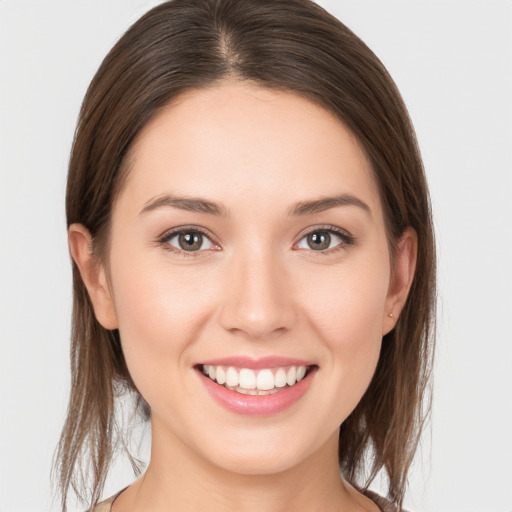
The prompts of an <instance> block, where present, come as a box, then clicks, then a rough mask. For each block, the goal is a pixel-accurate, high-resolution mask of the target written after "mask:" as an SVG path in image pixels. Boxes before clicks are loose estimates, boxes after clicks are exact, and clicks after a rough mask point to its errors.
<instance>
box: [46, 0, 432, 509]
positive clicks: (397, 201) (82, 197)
mask: <svg viewBox="0 0 512 512" xmlns="http://www.w3.org/2000/svg"><path fill="white" fill-rule="evenodd" d="M226 79H231V80H235V81H241V82H249V83H251V84H255V85H257V86H261V87H267V88H272V89H276V90H281V91H287V92H291V93H293V94H297V95H300V96H302V97H304V98H306V99H308V100H310V101H312V102H314V103H315V104H317V105H320V106H322V107H323V108H325V109H327V110H328V111H329V112H331V113H333V114H334V115H335V116H336V117H337V118H338V119H339V120H340V121H341V122H342V123H343V124H344V125H345V126H346V127H347V128H348V129H349V130H350V131H351V132H352V133H353V134H354V135H355V137H356V139H357V140H358V141H359V143H360V145H361V147H362V148H363V150H364V152H365V154H366V155H367V157H368V159H369V161H370V162H371V164H372V168H373V171H374V175H375V179H376V181H377V183H378V186H379V190H380V195H381V201H382V205H383V210H384V215H385V219H386V230H387V237H388V241H389V247H390V250H391V254H393V252H394V249H395V248H396V244H397V241H398V240H399V238H400V236H401V235H402V234H403V232H404V230H405V228H406V227H408V226H410V227H412V228H413V229H414V230H415V231H416V233H417V236H418V254H417V264H416V272H415V277H414V281H413V284H412V288H411V290H410V293H409V297H408V299H407V302H406V304H405V306H404V309H403V310H402V312H401V315H400V317H399V318H398V320H397V323H396V326H395V328H394V329H393V330H392V331H391V332H390V333H389V334H387V335H385V336H384V339H383V344H382V349H381V354H380V359H379V362H378V365H377V368H376V372H375V375H374V377H373V379H372V382H371V384H370V386H369V388H368V390H367V391H366V393H365V395H364V396H363V398H362V399H361V401H360V403H359V404H358V405H357V407H356V408H355V410H354V411H353V412H352V414H351V415H350V416H349V417H348V418H347V419H346V420H345V422H344V423H343V425H342V427H341V431H340V440H339V463H340V470H341V472H342V474H343V475H344V476H345V477H346V478H347V479H349V480H350V481H351V482H352V483H354V484H355V485H357V486H358V487H359V488H367V487H368V485H369V484H370V483H371V481H373V479H374V478H375V476H376V475H377V474H378V472H379V471H381V470H384V471H385V473H386V475H387V483H388V497H389V499H391V501H393V502H394V503H395V504H397V505H399V506H401V504H402V502H403V498H404V492H405V489H406V484H407V474H408V470H409V468H410V465H411V463H412V460H413V457H414V454H415V451H416V448H417V445H418V442H419V439H420V434H421V432H422V429H423V427H424V425H425V421H426V419H427V418H428V414H429V412H430V397H431V393H430V390H431V387H430V384H429V383H430V379H429V377H430V373H431V368H432V360H433V347H434V338H435V293H436V292H435V260H436V258H435V245H434V234H433V226H432V218H431V210H430V201H429V195H428V189H427V184H426V179H425V174H424V170H423V165H422V161H421V157H420V153H419V149H418V145H417V142H416V138H415V134H414V129H413V127H412V124H411V121H410V119H409V116H408V114H407V110H406V108H405V105H404V103H403V101H402V99H401V96H400V94H399V92H398V90H397V88H396V86H395V84H394V82H393V81H392V79H391V77H390V76H389V74H388V72H387V71H386V69H385V68H384V66H383V65H382V63H381V62H380V61H379V59H378V58H377V57H376V56H375V55H374V54H373V53H372V51H371V50H370V49H369V48H368V47H367V46H366V45H365V44H364V43H363V42H362V41H361V40H360V39H359V38H358V37H357V36H356V35H355V34H354V33H352V32H351V31H350V30H349V29H348V28H347V27H346V26H345V25H343V24H342V23H341V22H340V21H339V20H338V19H336V18H335V17H333V16H332V15H330V14H329V13H328V12H326V11H325V10H324V9H322V8H321V7H319V6H318V5H316V4H315V3H313V2H312V1H310V0H243V1H240V0H193V1H192V0H173V1H169V2H165V3H163V4H161V5H159V6H157V7H155V8H154V9H152V10H151V11H149V12H148V13H146V14H145V15H144V16H142V18H140V19H139V20H138V21H137V22H136V23H135V24H133V25H132V26H131V28H129V30H128V31H127V32H126V33H125V34H124V35H123V36H122V37H121V38H120V40H119V41H118V42H117V44H116V45H115V46H114V47H113V48H112V50H111V51H110V52H109V54H108V55H107V56H106V58H105V59H104V61H103V63H102V64H101V66H100V68H99V70H98V71H97V73H96V75H95V76H94V78H93V80H92V82H91V84H90V86H89V89H88V91H87V94H86V96H85V99H84V101H83V104H82V107H81V111H80V116H79V120H78V126H77V130H76V133H75V139H74V144H73V148H72V153H71V158H70V164H69V174H68V183H67V195H66V213H67V223H68V226H69V225H71V224H72V223H81V224H82V225H84V226H85V227H86V228H87V229H88V230H89V232H90V233H91V236H92V238H93V241H94V251H95V253H96V255H97V257H98V258H100V259H101V258H104V257H105V247H106V246H107V244H108V237H109V227H110V221H111V214H112V208H113V204H114V202H115V199H116V197H117V195H118V194H119V192H120V190H121V187H122V184H123V180H124V179H125V177H126V174H127V173H128V172H129V166H128V165H127V154H128V152H129V150H130V147H131V145H132V143H133V141H134V139H135V137H136V136H137V134H138V133H139V132H140V130H141V129H142V128H143V127H144V126H145V125H146V123H148V121H149V120H150V119H152V118H153V117H154V116H155V115H157V114H158V112H159V111H160V110H161V109H162V108H163V107H164V106H166V105H167V104H168V103H169V102H170V101H171V100H172V99H173V98H175V97H176V96H177V95H179V94H180V93H183V92H185V91H189V90H194V89H199V88H206V87H211V86H214V85H215V84H217V83H219V82H220V81H222V80H226ZM71 338H72V339H71V372H72V383H71V394H70V399H69V408H68V413H67V419H66V422H65V425H64V428H63V431H62V435H61V439H60V443H59V447H58V450H57V452H56V465H55V467H56V471H57V472H58V477H59V487H60V492H61V496H62V508H63V510H66V502H67V501H66V500H67V496H68V494H69V491H70V490H71V489H73V490H74V491H75V492H76V493H77V494H78V495H79V496H80V497H81V498H82V499H85V497H86V496H87V499H88V503H90V505H91V507H93V506H95V505H96V503H97V502H98V501H99V498H100V496H101V492H102V489H103V486H104V483H105V478H106V475H107V472H108V469H109V467H110V465H111V462H112V458H113V454H114V451H115V446H116V442H117V441H116V439H117V435H118V429H117V422H116V414H115V404H116V400H117V397H118V395H119V390H120V389H121V390H128V391H131V392H133V393H134V394H135V396H136V397H138V398H139V404H145V402H144V400H143V399H142V397H140V395H138V392H137V389H136V387H135V385H134V383H133V382H132V380H131V378H130V375H129V372H128V369H127V367H126V364H125V360H124V357H123V352H122V349H121V343H120V338H119V333H118V331H117V330H113V331H109V330H106V329H104V328H103V327H102V326H101V325H100V324H99V323H98V321H97V320H96V318H95V315H94V312H93V308H92V305H91V301H90V298H89V296H88V293H87V290H86V288H85V285H84V283H83V281H82V279H81V276H80V273H79V271H78V268H77V266H76V264H74V263H73V315H72V333H71Z"/></svg>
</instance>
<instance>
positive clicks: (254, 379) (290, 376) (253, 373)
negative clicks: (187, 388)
mask: <svg viewBox="0 0 512 512" xmlns="http://www.w3.org/2000/svg"><path fill="white" fill-rule="evenodd" d="M202 370H203V373H204V374H205V375H207V376H208V377H210V379H212V380H214V381H216V382H217V383H218V384H220V385H224V386H225V387H226V388H228V389H231V390H233V391H236V392H238V393H242V394H245V395H268V394H272V393H275V392H276V391H278V388H284V387H285V386H286V385H288V386H293V385H294V384H295V383H297V382H300V381H301V380H302V379H303V378H304V377H305V375H306V373H307V367H306V366H289V367H286V368H277V369H270V368H265V369H262V370H259V371H258V370H252V369H250V368H240V369H236V368H233V367H232V366H230V367H227V368H226V367H223V366H213V365H206V364H205V365H203V368H202Z"/></svg>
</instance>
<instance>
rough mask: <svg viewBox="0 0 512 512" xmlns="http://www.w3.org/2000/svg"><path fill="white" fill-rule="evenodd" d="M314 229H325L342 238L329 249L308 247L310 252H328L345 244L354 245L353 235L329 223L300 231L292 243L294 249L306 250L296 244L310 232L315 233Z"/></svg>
mask: <svg viewBox="0 0 512 512" xmlns="http://www.w3.org/2000/svg"><path fill="white" fill-rule="evenodd" d="M316 231H327V232H331V233H334V234H335V235H337V236H339V237H340V238H341V239H342V241H343V242H342V243H341V244H338V245H337V246H335V247H331V248H330V249H325V250H323V251H315V250H313V249H309V251H310V252H312V253H316V254H329V253H331V252H335V251H336V250H339V249H340V248H346V247H347V246H352V245H355V243H356V241H357V239H356V237H355V236H354V235H352V234H351V233H349V232H348V231H347V230H346V229H343V228H340V227H338V226H333V225H331V224H319V225H317V226H310V227H308V228H306V229H304V230H303V231H301V232H300V233H299V234H298V235H297V237H296V240H297V241H296V242H294V244H293V248H295V250H308V249H298V248H296V246H297V244H298V243H299V242H301V241H302V240H303V239H304V238H305V237H306V236H308V235H310V234H311V233H315V232H316Z"/></svg>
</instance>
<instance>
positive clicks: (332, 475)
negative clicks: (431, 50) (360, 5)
mask: <svg viewBox="0 0 512 512" xmlns="http://www.w3.org/2000/svg"><path fill="white" fill-rule="evenodd" d="M67 218H68V233H69V245H70V252H71V255H72V257H73V261H74V265H73V271H74V315H73V334H72V337H73V339H72V368H73V381H72V393H71V398H70V406H69V413H68V419H67V422H66V425H65V427H64V430H63V434H62V438H61V443H60V446H59V453H58V457H59V462H60V466H59V468H60V477H61V478H60V481H61V488H62V492H63V508H64V509H65V507H66V495H67V492H68V490H69V488H70V486H73V487H74V488H75V490H78V491H80V490H81V489H80V488H81V484H80V483H79V479H78V477H79V476H80V464H79V463H80V459H81V458H82V456H85V458H84V461H83V462H84V463H85V464H89V466H88V467H89V468H92V471H91V475H90V476H91V479H92V480H91V491H92V492H91V494H90V506H91V508H94V507H95V506H96V505H97V503H98V501H99V497H100V495H101V490H102V485H103V482H104V479H105V476H106V473H107V470H108V467H109V464H110V461H111V457H112V449H113V448H112V447H113V443H114V441H115V439H114V436H115V434H116V428H115V425H116V421H115V414H114V408H115V402H116V397H117V395H118V390H119V389H120V388H124V389H126V390H128V391H131V392H133V393H134V395H135V397H136V398H137V400H138V404H139V406H140V408H141V410H142V411H144V412H145V414H146V415H147V417H148V418H150V421H151V429H152V448H151V461H150V462H149V465H148V468H147V470H146V472H145V473H144V475H143V476H142V477H141V478H139V479H138V480H137V481H135V482H134V483H133V484H132V485H131V486H129V487H128V488H127V489H126V490H124V491H123V492H120V493H119V494H118V495H116V496H115V497H113V498H112V499H110V500H108V501H107V502H105V503H104V504H103V505H100V506H99V507H98V510H113V511H114V512H123V511H125V510H130V511H136V510H152V511H159V510H198V509H200V508H202V509H206V510H248V511H249V510H253V509H256V507H257V508H258V510H259V509H264V510H270V511H272V510H288V509H291V508H292V507H293V508H294V509H296V510H308V511H309V510H316V509H318V510H396V509H397V508H398V509H399V508H400V507H401V503H402V501H403V496H404V491H405V482H406V477H407V471H408V468H409V466H410V464H411V461H412V458H413V455H414V452H415V448H416V445H417V442H418V438H419V435H420V432H421V426H422V423H423V420H424V414H425V411H426V410H427V409H428V404H427V407H425V404H424V403H423V396H424V391H425V388H426V385H427V380H428V374H429V369H430V364H431V356H432V351H433V339H432V333H433V329H432V322H433V301H434V295H435V256H434V245H433V232H432V223H431V217H430V207H429V201H428V191H427V187H426V183H425V177H424V173H423V168H422V164H421V159H420V156H419V153H418V149H417V145H416V141H415V137H414V132H413V128H412V126H411V124H410V121H409V120H408V116H407V113H406V110H405V107H404V105H403V102H402V101H401V99H400V96H399V93H398V91H397V90H396V88H395V86H394V84H393V82H392V81H391V79H390V77H389V75H388V74H387V72H386V71H385V69H384V68H383V66H382V64H381V63H380V62H379V61H378V59H377V58H376V57H375V56H374V55H373V53H372V52H371V51H370V50H369V49H368V48H367V47H366V46H365V45H364V43H362V42H361V41H360V40H359V39H358V38H357V37H356V36H355V35H354V34H352V33H351V32H350V31H349V30H348V29H347V28H346V27H345V26H344V25H342V24H341V23H340V22H339V21H338V20H336V19H335V18H333V17H332V16H330V15H329V14H328V13H326V12H325V11H324V10H322V9H321V8H320V7H318V6H317V5H315V4H313V3H311V2H309V1H306V0H283V1H280V0H279V1H264V0H247V1H245V0H244V1H243V2H240V1H235V0H202V1H185V0H181V1H172V2H167V3H164V4H162V5H160V6H158V7H157V8H155V9H153V10H152V11H150V12H149V13H147V14H146V15H145V16H143V17H142V18H141V19H140V20H139V21H138V22H136V23H135V24H134V25H133V26H132V27H131V29H130V30H129V31H128V32H127V33H126V34H125V35H124V36H123V37H122V38H121V40H120V41H119V42H118V43H117V44H116V45H115V47H114V48H113V50H112V51H111V52H110V53H109V55H108V56H107V57H106V58H105V60H104V62H103V64H102V65H101V67H100V69H99V71H98V72H97V74H96V76H95V78H94V79H93V81H92V83H91V85H90V88H89V91H88V93H87V95H86V97H85V100H84V103H83V107H82V111H81V116H80V120H79V125H78V129H77V133H76V138H75V143H74V147H73V151H72V157H71V162H70V168H69V177H68V191H67ZM340 469H341V475H340ZM381 469H384V470H385V471H386V473H387V476H388V478H389V493H388V498H389V501H385V500H383V499H381V498H380V497H377V496H375V495H374V494H372V493H371V492H370V491H368V490H367V486H368V484H369V482H371V481H372V479H373V478H374V477H375V475H376V473H377V472H378V471H379V470H381ZM114 499H115V501H114Z"/></svg>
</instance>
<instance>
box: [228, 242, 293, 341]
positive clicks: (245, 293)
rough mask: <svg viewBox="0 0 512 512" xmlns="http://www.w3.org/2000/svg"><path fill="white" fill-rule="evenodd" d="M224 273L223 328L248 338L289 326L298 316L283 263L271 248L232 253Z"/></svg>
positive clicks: (264, 336) (291, 285)
mask: <svg viewBox="0 0 512 512" xmlns="http://www.w3.org/2000/svg"><path fill="white" fill-rule="evenodd" d="M248 252H250V251H248ZM227 274H228V277H227V280H226V284H225V288H224V290H225V295H224V300H223V303H222V306H221V312H220V322H221V324H222V326H223V327H224V329H226V330H228V331H230V332H232V333H235V334H244V335H245V336H247V337H249V338H251V339H263V338H266V337H272V336H275V335H278V334H280V333H281V334H282V333H284V332H286V331H288V330H290V329H291V327H292V326H293V324H294V322H295V321H296V318H297V315H296V307H295V305H294V293H293V291H292V287H293V284H292V281H291V279H290V276H289V271H287V269H286V268H285V264H284V262H279V261H278V258H276V257H275V255H273V254H272V253H271V252H270V251H264V250H261V251H258V252H255V251H252V252H250V254H243V255H242V254H238V255H233V257H232V259H231V261H230V263H229V269H228V271H227Z"/></svg>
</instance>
